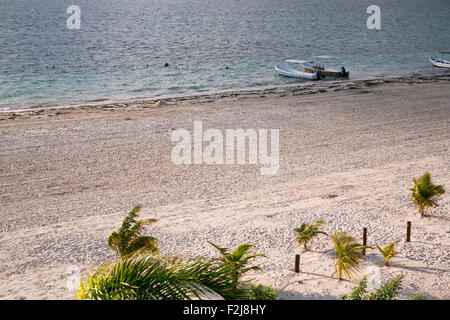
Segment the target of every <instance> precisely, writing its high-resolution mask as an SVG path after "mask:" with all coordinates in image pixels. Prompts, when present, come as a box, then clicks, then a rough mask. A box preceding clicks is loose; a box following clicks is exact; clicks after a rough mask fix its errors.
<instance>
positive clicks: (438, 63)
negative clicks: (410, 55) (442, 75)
mask: <svg viewBox="0 0 450 320" xmlns="http://www.w3.org/2000/svg"><path fill="white" fill-rule="evenodd" d="M429 60H430V62H431V63H432V64H433V66H435V67H438V68H450V61H447V60H444V59H440V58H434V57H430V58H429Z"/></svg>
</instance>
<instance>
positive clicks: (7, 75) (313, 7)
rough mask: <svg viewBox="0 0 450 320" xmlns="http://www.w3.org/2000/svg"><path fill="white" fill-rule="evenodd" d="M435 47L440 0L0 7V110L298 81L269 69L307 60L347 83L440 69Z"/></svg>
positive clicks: (449, 1) (18, 1) (447, 21)
mask: <svg viewBox="0 0 450 320" xmlns="http://www.w3.org/2000/svg"><path fill="white" fill-rule="evenodd" d="M371 4H377V5H378V6H380V8H381V29H380V30H370V29H368V28H367V26H366V21H367V18H368V17H369V14H368V13H366V10H367V7H368V6H369V5H371ZM70 5H77V6H79V8H80V9H81V28H80V29H72V30H71V29H68V28H67V25H66V20H67V18H68V17H69V14H67V13H66V10H67V8H68V7H69V6H70ZM441 49H447V50H450V0H376V1H374V0H369V1H365V0H271V1H269V0H126V1H125V0H70V1H66V0H0V109H3V110H4V109H7V108H24V107H30V106H46V105H55V104H69V103H80V102H88V101H102V100H119V99H129V98H149V97H159V96H167V95H182V94H191V93H199V92H214V91H221V90H227V89H241V88H252V87H260V86H271V85H282V84H288V83H294V82H301V81H303V80H294V79H288V78H284V77H281V76H279V75H278V74H276V72H275V71H274V68H273V67H274V65H275V64H280V63H283V61H284V59H287V58H297V59H301V58H311V57H313V56H315V55H334V56H338V57H339V59H338V60H336V61H334V62H333V63H332V64H331V66H337V67H340V66H341V65H344V66H345V67H346V68H347V70H349V71H350V72H351V78H352V79H358V78H371V77H385V76H396V75H412V74H430V73H440V72H445V71H444V70H439V69H434V68H433V67H432V66H431V64H430V63H429V62H428V56H430V55H438V51H439V50H441ZM166 62H167V63H169V66H168V67H164V64H165V63H166ZM323 63H326V61H323ZM227 67H228V68H227Z"/></svg>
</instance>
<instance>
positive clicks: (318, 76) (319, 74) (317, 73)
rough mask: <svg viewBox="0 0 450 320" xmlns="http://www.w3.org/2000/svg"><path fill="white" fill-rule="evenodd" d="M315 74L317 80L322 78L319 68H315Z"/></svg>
mask: <svg viewBox="0 0 450 320" xmlns="http://www.w3.org/2000/svg"><path fill="white" fill-rule="evenodd" d="M316 76H317V80H320V79H322V72H320V70H316Z"/></svg>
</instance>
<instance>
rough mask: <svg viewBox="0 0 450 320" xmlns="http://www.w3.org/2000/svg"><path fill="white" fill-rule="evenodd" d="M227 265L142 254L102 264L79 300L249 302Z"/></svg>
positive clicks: (82, 287)
mask: <svg viewBox="0 0 450 320" xmlns="http://www.w3.org/2000/svg"><path fill="white" fill-rule="evenodd" d="M230 274H231V270H230V267H229V266H228V265H225V264H217V263H216V262H215V261H213V260H211V259H204V258H196V259H190V260H187V261H181V260H174V259H172V258H166V257H161V256H156V255H155V254H154V253H151V252H147V253H140V254H135V255H130V256H126V257H124V258H122V259H117V260H116V261H115V262H114V263H113V264H112V266H111V267H110V266H109V263H108V262H105V263H103V264H102V265H101V266H100V267H99V268H98V269H97V270H96V271H95V272H94V273H93V274H91V275H90V276H88V277H87V278H85V279H83V280H82V281H81V285H80V287H79V289H78V290H77V292H76V294H77V298H78V299H80V300H86V299H89V300H91V299H93V300H97V299H99V300H100V299H101V300H188V299H193V298H197V299H199V298H200V299H201V298H204V297H205V296H207V295H208V294H211V293H213V294H215V295H216V296H217V294H218V295H220V296H221V297H223V298H224V299H233V300H234V299H248V297H249V290H248V289H247V288H245V287H240V286H239V287H238V286H236V283H235V281H234V279H233V278H232V277H231V276H230Z"/></svg>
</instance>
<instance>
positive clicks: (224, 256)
mask: <svg viewBox="0 0 450 320" xmlns="http://www.w3.org/2000/svg"><path fill="white" fill-rule="evenodd" d="M208 243H209V244H210V245H212V246H213V247H214V248H216V249H217V251H219V253H220V254H221V257H220V258H218V259H217V260H219V261H221V262H222V265H224V266H226V267H228V268H229V270H230V272H231V278H232V279H233V282H234V285H233V288H234V289H235V288H236V287H237V285H238V284H239V282H240V278H241V276H242V275H243V274H244V273H246V272H248V271H250V270H260V269H261V268H260V267H259V266H251V267H247V265H248V264H249V263H250V260H252V259H255V258H257V257H266V256H265V255H264V254H249V251H250V250H251V248H252V247H253V246H254V245H253V244H241V245H239V246H238V247H237V248H236V249H234V250H233V251H231V252H229V250H228V249H227V248H222V247H219V246H218V245H215V244H214V243H212V242H210V241H208Z"/></svg>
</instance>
